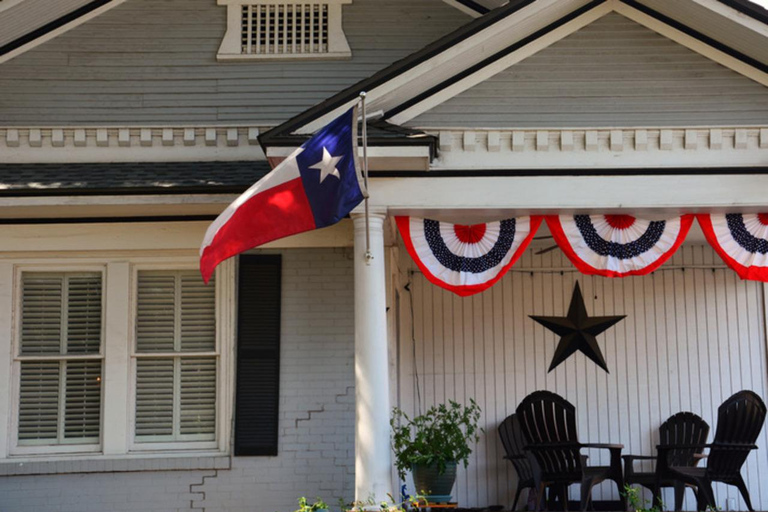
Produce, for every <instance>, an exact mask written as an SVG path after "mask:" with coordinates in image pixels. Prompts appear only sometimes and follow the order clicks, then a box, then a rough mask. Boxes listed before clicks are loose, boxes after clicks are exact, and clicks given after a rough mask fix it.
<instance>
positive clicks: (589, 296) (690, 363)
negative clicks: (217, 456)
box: [390, 233, 768, 510]
mask: <svg viewBox="0 0 768 512" xmlns="http://www.w3.org/2000/svg"><path fill="white" fill-rule="evenodd" d="M689 240H691V241H690V242H689V243H688V244H686V245H684V246H683V247H681V249H680V250H679V251H678V252H677V253H676V254H675V255H674V256H673V258H672V259H671V260H670V261H668V262H667V263H666V264H665V265H663V266H662V267H661V268H660V269H659V270H657V271H655V272H654V273H653V274H651V275H648V276H644V277H630V278H625V279H608V278H603V277H596V276H586V275H582V274H581V273H580V272H579V271H578V270H577V269H576V268H575V267H573V265H572V264H571V263H570V262H569V261H568V259H567V258H566V257H565V256H564V255H563V253H562V252H561V251H560V250H554V251H550V252H546V253H544V254H540V255H539V254H537V253H538V252H539V251H541V250H542V249H543V248H546V247H548V246H550V245H552V241H551V240H549V239H544V240H539V241H536V242H534V244H533V246H532V247H531V248H529V249H528V250H527V251H526V252H525V254H524V255H523V256H522V258H521V259H520V260H519V261H518V262H517V263H516V264H515V265H514V266H513V267H512V269H511V270H510V272H509V273H508V274H507V275H506V276H505V277H504V278H502V280H501V281H499V282H498V283H497V284H496V285H495V286H493V287H492V288H491V289H490V290H488V291H486V292H484V293H482V294H479V295H475V296H473V297H468V298H461V297H458V296H456V295H454V294H452V293H450V292H448V291H446V290H443V289H441V288H439V287H437V286H435V285H433V284H431V283H430V282H429V281H428V280H427V279H426V278H425V277H424V276H423V274H421V273H420V272H419V271H418V270H417V269H415V268H414V267H415V265H414V264H413V263H412V261H411V260H410V257H409V256H408V254H407V253H406V252H405V250H404V249H403V250H400V251H398V256H397V262H398V265H397V270H395V271H394V273H395V274H396V276H397V279H398V283H399V287H398V288H397V290H396V291H395V294H394V302H395V303H396V304H397V305H398V307H397V311H398V316H397V319H396V320H395V322H396V325H397V327H396V333H397V334H396V336H394V340H392V341H391V345H390V351H391V352H392V353H391V354H390V357H391V358H393V359H394V360H395V361H396V362H397V364H396V367H397V370H396V372H395V374H394V376H393V386H392V387H393V391H392V401H393V403H396V404H398V405H399V406H400V407H401V408H403V409H404V410H406V411H407V412H408V413H409V414H415V413H418V411H420V410H425V409H426V408H428V407H429V406H430V405H433V404H437V403H442V402H445V401H447V400H456V401H459V402H462V403H465V402H467V401H468V400H469V398H474V399H475V400H476V401H477V402H478V403H479V404H480V406H481V407H482V409H483V416H482V420H481V426H482V427H483V428H484V429H485V432H484V433H483V434H482V436H481V441H480V443H479V444H478V445H477V447H476V449H475V451H474V453H473V454H472V458H471V461H470V464H469V467H468V468H467V469H466V470H465V469H464V468H460V470H459V476H458V479H457V483H456V486H455V488H454V499H456V500H457V501H458V502H459V504H460V505H461V506H466V507H483V506H488V505H494V504H498V505H503V506H504V507H505V508H506V507H509V505H510V504H511V503H512V499H513V497H514V493H515V490H516V485H517V481H516V479H517V476H516V473H515V471H514V469H513V468H512V465H511V464H509V462H507V461H505V460H504V459H503V455H504V449H503V447H502V445H501V443H500V440H499V436H498V433H497V428H498V426H499V424H500V423H501V422H502V421H503V420H504V418H506V417H507V416H508V415H509V414H512V413H514V412H515V408H516V407H517V405H518V404H519V403H520V401H521V400H522V399H523V398H524V397H525V396H526V395H528V394H529V393H531V392H533V391H536V390H540V389H546V390H550V391H553V392H555V393H557V394H559V395H561V396H563V397H565V398H566V399H568V401H570V402H571V403H572V404H574V405H575V406H576V414H577V419H578V433H579V440H580V441H582V442H585V443H598V442H599V443H619V444H623V445H624V449H623V452H622V453H623V454H638V455H655V454H656V445H657V444H659V433H658V429H659V426H660V425H661V423H662V422H663V421H665V420H666V419H667V418H668V417H670V416H671V415H673V414H675V413H677V412H681V411H691V412H694V413H696V414H698V415H700V416H701V417H703V418H704V419H705V420H706V421H707V423H709V425H710V426H711V427H712V430H711V432H710V438H709V441H710V442H711V439H712V436H713V435H714V429H715V428H716V424H717V408H718V406H719V405H720V404H721V403H722V402H723V401H724V400H725V399H726V398H728V397H729V396H730V395H732V394H733V393H735V392H737V391H739V390H741V389H751V390H753V391H755V392H757V393H758V394H759V395H761V396H766V390H768V386H767V381H768V372H767V371H766V331H765V320H766V310H765V301H764V295H765V285H764V284H762V283H757V282H753V281H741V280H740V279H739V278H738V276H737V275H736V274H735V273H734V272H733V271H732V270H730V269H728V268H726V267H725V266H724V264H723V263H722V261H721V260H720V258H719V257H718V256H717V255H716V254H715V253H714V251H712V249H711V248H710V247H709V246H707V245H706V243H705V242H704V241H703V239H702V238H701V235H700V234H696V233H691V235H689ZM576 282H579V283H580V285H581V287H582V291H583V294H584V299H585V303H586V307H587V311H588V312H589V314H590V315H591V316H598V315H599V316H604V315H605V316H608V315H622V314H625V315H627V318H626V319H624V320H623V321H622V322H620V323H618V324H617V325H616V326H614V327H613V328H611V329H609V330H607V331H606V332H605V333H604V334H602V335H600V336H598V343H599V345H600V347H601V349H602V351H603V355H604V356H605V360H606V362H607V365H608V369H609V371H610V373H605V372H603V371H602V370H601V369H600V368H599V367H598V366H596V365H595V364H594V363H592V362H591V361H589V360H588V359H587V358H585V357H584V356H583V355H581V354H580V353H577V355H574V356H572V357H571V358H569V359H568V360H567V361H566V362H564V363H563V364H562V365H560V366H559V367H558V368H557V369H555V370H554V371H552V372H551V373H547V370H548V368H549V364H550V361H551V359H552V356H553V354H554V351H555V347H556V345H557V342H558V339H559V338H558V337H557V336H556V335H555V334H553V333H552V332H550V331H548V330H546V329H545V328H544V327H542V326H540V325H539V324H537V323H536V322H534V321H533V320H531V319H529V318H528V315H534V314H535V315H547V316H562V315H564V314H565V313H566V312H567V309H568V305H569V302H570V298H571V293H572V290H573V287H574V284H575V283H576ZM757 444H758V446H759V447H760V448H759V449H758V450H757V452H755V453H753V454H752V455H750V457H749V459H748V462H747V464H745V468H744V471H743V475H744V478H745V480H746V481H747V486H748V488H749V489H750V492H751V495H752V501H753V505H754V506H755V508H756V509H758V510H760V509H761V508H764V507H765V500H766V499H768V496H765V495H764V494H765V491H764V489H763V488H762V487H763V486H762V485H761V482H764V481H766V479H768V456H767V455H766V452H765V449H766V448H765V447H768V434H766V432H765V431H764V432H762V434H761V437H760V439H759V441H758V443H757ZM584 453H586V454H588V455H589V457H590V464H591V465H607V464H608V463H609V456H608V452H607V451H606V450H588V451H587V450H585V452H584ZM652 467H653V466H651V465H648V463H645V464H641V463H636V468H637V469H642V470H646V471H650V470H652ZM395 481H396V480H395ZM407 484H408V485H409V489H410V487H411V486H412V483H411V482H410V481H409V482H407ZM715 495H716V497H717V500H718V506H720V507H721V508H722V509H723V510H745V509H746V508H745V504H744V502H743V501H742V500H741V497H740V496H739V494H738V491H737V490H736V489H735V488H734V487H731V486H725V485H718V486H717V487H716V488H715ZM524 496H525V495H524ZM645 497H646V498H648V499H650V493H647V492H646V494H645ZM618 498H619V497H618V495H617V492H616V486H615V485H614V484H613V482H609V481H606V482H604V483H603V484H601V485H600V486H599V487H598V488H596V489H595V491H594V492H593V499H594V500H597V501H614V500H618ZM686 498H687V500H686V502H685V506H684V510H695V507H696V502H695V500H694V497H693V493H691V492H688V493H687V496H686ZM570 499H571V500H578V499H579V492H578V486H573V487H572V488H571V493H570ZM664 501H665V503H666V504H667V507H668V508H671V505H672V503H673V502H674V500H673V497H672V492H671V490H668V491H666V494H665V495H664ZM524 503H525V501H523V504H524ZM614 503H615V501H614Z"/></svg>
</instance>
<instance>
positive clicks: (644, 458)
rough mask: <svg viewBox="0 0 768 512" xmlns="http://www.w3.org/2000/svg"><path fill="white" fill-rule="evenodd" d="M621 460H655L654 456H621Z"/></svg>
mask: <svg viewBox="0 0 768 512" xmlns="http://www.w3.org/2000/svg"><path fill="white" fill-rule="evenodd" d="M621 458H622V459H624V460H625V461H627V462H631V461H633V460H656V456H655V455H622V456H621Z"/></svg>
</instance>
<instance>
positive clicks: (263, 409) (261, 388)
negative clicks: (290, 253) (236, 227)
mask: <svg viewBox="0 0 768 512" xmlns="http://www.w3.org/2000/svg"><path fill="white" fill-rule="evenodd" d="M281 269H282V259H281V257H280V256H279V255H277V256H276V255H248V256H240V279H239V286H238V290H239V296H238V308H237V309H238V313H237V318H238V321H237V399H236V400H235V455H277V423H278V404H279V401H280V283H281V277H282V276H281Z"/></svg>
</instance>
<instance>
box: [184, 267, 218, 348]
mask: <svg viewBox="0 0 768 512" xmlns="http://www.w3.org/2000/svg"><path fill="white" fill-rule="evenodd" d="M215 349H216V285H215V283H214V281H213V280H211V282H210V283H209V284H208V285H206V284H205V283H203V279H202V278H201V277H200V273H199V272H197V271H191V272H183V273H182V274H181V350H183V351H185V352H209V351H213V350H215Z"/></svg>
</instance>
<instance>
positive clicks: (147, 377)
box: [136, 358, 173, 436]
mask: <svg viewBox="0 0 768 512" xmlns="http://www.w3.org/2000/svg"><path fill="white" fill-rule="evenodd" d="M136 435H137V436H171V435H173V359H170V358H169V359H139V360H138V361H137V363H136Z"/></svg>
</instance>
